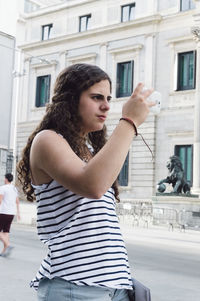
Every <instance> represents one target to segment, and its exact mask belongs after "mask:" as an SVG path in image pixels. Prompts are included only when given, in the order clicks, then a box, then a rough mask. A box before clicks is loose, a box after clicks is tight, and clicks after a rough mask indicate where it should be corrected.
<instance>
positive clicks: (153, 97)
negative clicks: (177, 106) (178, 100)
mask: <svg viewBox="0 0 200 301" xmlns="http://www.w3.org/2000/svg"><path fill="white" fill-rule="evenodd" d="M161 100H162V95H161V93H160V92H158V91H154V92H153V93H152V94H151V95H150V96H149V97H148V98H147V101H153V102H155V103H156V104H155V106H153V107H151V108H150V112H151V113H153V114H156V115H157V114H159V113H160V110H161Z"/></svg>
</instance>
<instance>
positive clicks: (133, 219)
mask: <svg viewBox="0 0 200 301" xmlns="http://www.w3.org/2000/svg"><path fill="white" fill-rule="evenodd" d="M116 209H117V215H118V217H119V220H120V221H121V222H123V223H124V222H127V223H129V224H131V225H132V226H133V227H134V226H142V227H146V228H148V227H149V225H160V226H162V225H165V226H167V227H168V229H169V230H171V231H173V230H174V228H179V229H180V230H181V231H185V229H194V230H200V211H189V210H178V209H173V208H167V207H166V208H163V207H154V206H153V205H150V204H148V205H146V204H145V203H141V204H134V203H131V202H122V203H118V204H117V206H116Z"/></svg>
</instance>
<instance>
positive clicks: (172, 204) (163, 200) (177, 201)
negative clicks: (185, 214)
mask: <svg viewBox="0 0 200 301" xmlns="http://www.w3.org/2000/svg"><path fill="white" fill-rule="evenodd" d="M152 205H153V207H161V208H172V209H176V210H178V211H179V210H190V211H199V212H200V199H199V198H198V195H191V196H187V195H175V194H171V193H163V194H161V193H159V194H157V195H155V196H152Z"/></svg>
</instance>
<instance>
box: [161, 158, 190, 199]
mask: <svg viewBox="0 0 200 301" xmlns="http://www.w3.org/2000/svg"><path fill="white" fill-rule="evenodd" d="M166 167H167V168H168V170H169V174H168V176H167V178H166V179H163V180H161V181H159V182H158V191H159V192H164V191H165V189H166V186H165V184H164V183H168V184H172V187H173V193H186V194H190V188H191V185H190V183H189V182H188V181H186V179H185V175H184V171H183V167H182V163H181V160H180V159H179V157H177V156H171V157H170V158H169V160H168V161H167V165H166Z"/></svg>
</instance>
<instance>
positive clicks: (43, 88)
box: [36, 75, 51, 108]
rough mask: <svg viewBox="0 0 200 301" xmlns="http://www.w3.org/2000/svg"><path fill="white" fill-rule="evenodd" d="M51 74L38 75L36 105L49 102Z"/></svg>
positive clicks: (43, 104)
mask: <svg viewBox="0 0 200 301" xmlns="http://www.w3.org/2000/svg"><path fill="white" fill-rule="evenodd" d="M50 82H51V75H44V76H38V77H37V85H36V107H37V108H39V107H44V106H45V104H46V103H47V102H49V96H50Z"/></svg>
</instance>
